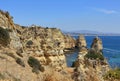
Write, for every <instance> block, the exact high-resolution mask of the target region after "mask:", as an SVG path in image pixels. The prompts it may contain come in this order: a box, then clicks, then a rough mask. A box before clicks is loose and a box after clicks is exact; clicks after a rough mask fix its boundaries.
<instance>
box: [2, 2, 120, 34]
mask: <svg viewBox="0 0 120 81" xmlns="http://www.w3.org/2000/svg"><path fill="white" fill-rule="evenodd" d="M0 9H2V10H5V11H9V12H10V14H11V15H12V16H13V17H14V22H15V23H17V24H20V25H32V24H36V25H40V26H44V27H57V28H60V29H62V30H64V31H76V30H77V31H78V30H92V31H100V32H113V33H120V32H119V31H120V0H0Z"/></svg>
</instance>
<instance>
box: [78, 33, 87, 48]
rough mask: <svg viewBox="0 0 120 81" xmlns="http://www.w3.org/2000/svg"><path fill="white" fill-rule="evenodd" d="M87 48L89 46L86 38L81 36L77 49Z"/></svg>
mask: <svg viewBox="0 0 120 81" xmlns="http://www.w3.org/2000/svg"><path fill="white" fill-rule="evenodd" d="M86 46H87V43H86V40H85V37H84V36H83V35H79V37H78V39H77V47H78V48H81V47H86Z"/></svg>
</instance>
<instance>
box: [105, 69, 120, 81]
mask: <svg viewBox="0 0 120 81" xmlns="http://www.w3.org/2000/svg"><path fill="white" fill-rule="evenodd" d="M103 77H104V79H105V80H109V79H112V80H115V79H117V80H120V68H119V69H113V70H110V71H108V72H107V73H106V74H105V75H104V76H103Z"/></svg>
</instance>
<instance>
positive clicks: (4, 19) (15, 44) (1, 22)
mask: <svg viewBox="0 0 120 81" xmlns="http://www.w3.org/2000/svg"><path fill="white" fill-rule="evenodd" d="M0 27H1V28H3V29H4V30H5V31H6V33H8V36H9V37H10V38H9V39H8V40H10V41H9V47H11V48H15V49H16V50H20V49H21V48H22V44H21V42H20V39H19V37H18V36H17V32H16V29H15V26H14V23H13V20H12V17H11V16H10V15H9V13H8V12H3V11H0ZM1 32H2V31H1ZM5 35H6V34H5Z"/></svg>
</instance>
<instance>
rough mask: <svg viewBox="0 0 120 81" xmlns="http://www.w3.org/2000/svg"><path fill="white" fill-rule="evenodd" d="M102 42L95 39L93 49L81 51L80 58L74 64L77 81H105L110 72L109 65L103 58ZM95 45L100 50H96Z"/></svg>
mask: <svg viewBox="0 0 120 81" xmlns="http://www.w3.org/2000/svg"><path fill="white" fill-rule="evenodd" d="M95 40H96V41H95ZM101 42H102V41H101V40H100V39H99V38H95V39H94V40H93V43H92V48H91V49H89V50H88V51H87V50H85V48H81V49H80V52H79V55H78V58H77V60H76V61H75V63H74V66H75V74H74V79H75V81H104V79H103V75H104V74H105V73H106V72H107V71H108V70H109V65H108V63H107V61H106V59H105V58H104V57H103V56H102V52H101V51H102V43H101ZM94 45H97V48H99V49H96V46H95V47H94ZM99 46H100V47H99ZM83 49H84V50H83ZM85 51H86V52H85Z"/></svg>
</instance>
